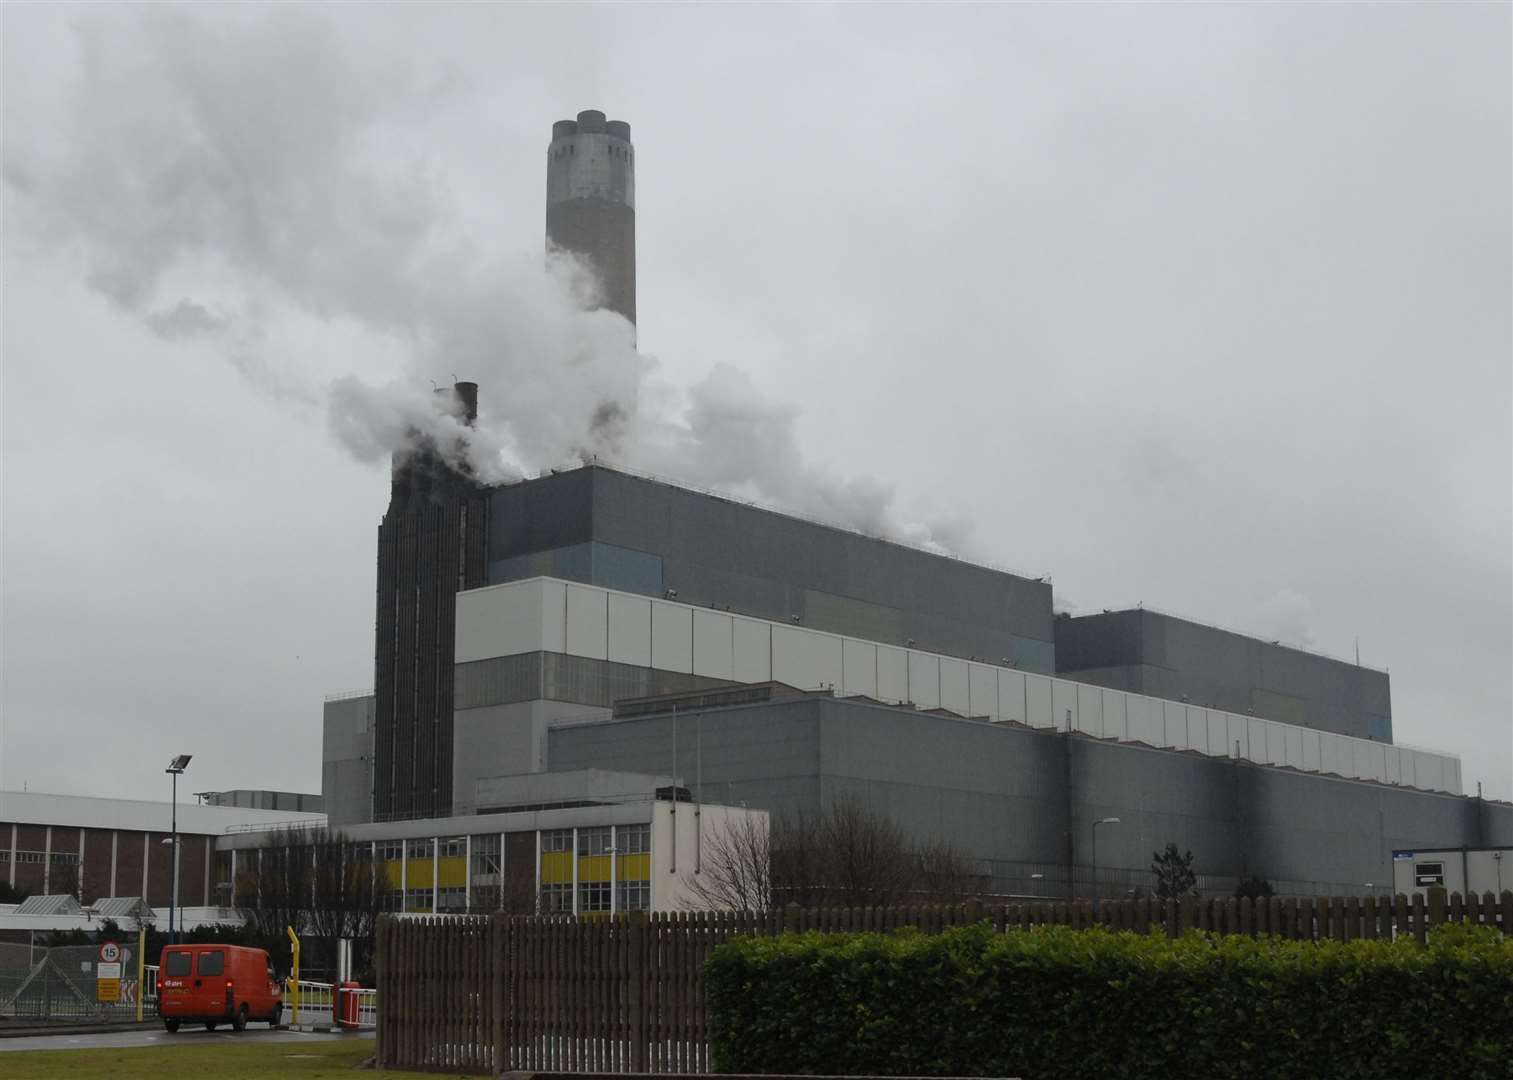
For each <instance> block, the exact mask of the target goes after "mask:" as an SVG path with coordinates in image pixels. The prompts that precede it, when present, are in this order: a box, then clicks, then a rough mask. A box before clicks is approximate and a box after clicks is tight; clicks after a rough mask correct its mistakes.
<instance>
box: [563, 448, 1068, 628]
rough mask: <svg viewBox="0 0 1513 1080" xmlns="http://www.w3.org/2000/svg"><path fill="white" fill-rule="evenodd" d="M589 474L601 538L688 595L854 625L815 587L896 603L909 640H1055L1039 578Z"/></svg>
mask: <svg viewBox="0 0 1513 1080" xmlns="http://www.w3.org/2000/svg"><path fill="white" fill-rule="evenodd" d="M585 471H588V472H591V473H592V474H593V484H594V525H593V528H594V534H595V538H596V539H599V540H602V541H604V542H606V543H610V544H615V545H618V546H621V547H626V548H631V549H634V550H639V551H650V552H656V553H658V554H660V555H662V557H663V566H664V574H663V576H664V580H665V582H666V584H667V586H668V587H670V588H675V589H677V590H678V599H679V600H680V601H686V602H689V603H694V604H706V603H712V604H716V605H719V606H723V605H724V604H730V605H731V606H732V608H734V609H735V610H738V611H744V612H746V613H748V614H753V615H759V616H762V617H766V618H772V619H778V620H783V621H787V620H788V619H789V618H791V617H792V616H794V615H798V616H800V617H801V618H804V620H805V623H806V625H809V626H812V627H814V628H815V629H825V630H832V631H835V632H844V631H846V630H848V629H850V625H849V623H847V625H834V626H822V625H819V623H818V622H817V621H815V620H814V619H811V618H809V615H810V612H808V611H806V609H805V603H804V600H805V597H804V593H805V592H806V591H808V590H817V591H819V592H822V593H825V594H828V595H829V596H831V597H849V598H852V599H855V600H860V601H864V602H866V603H868V604H871V605H878V606H882V607H887V608H893V609H896V610H897V611H898V612H899V613H900V615H901V617H902V625H903V626H904V632H905V639H907V637H914V638H915V639H916V640H917V641H918V642H919V643H920V644H921V645H922V646H925V645H928V646H930V647H933V648H936V649H939V650H941V651H945V652H950V653H955V654H958V655H979V656H993V657H996V656H1000V655H1005V654H1006V653H1008V652H1009V651H1010V650H1012V648H1013V639H1014V638H1015V637H1019V638H1025V639H1032V640H1035V641H1040V642H1045V643H1048V644H1049V643H1051V642H1052V641H1053V640H1054V631H1053V629H1052V626H1051V588H1050V586H1049V585H1047V584H1044V583H1042V582H1038V581H1031V580H1029V579H1026V578H1021V577H1017V576H1015V575H1012V574H1006V573H1002V572H999V571H995V570H990V569H987V568H984V567H980V566H975V565H972V564H970V563H965V562H959V561H957V560H954V559H948V558H943V557H941V556H936V555H930V554H928V553H926V552H920V551H915V550H913V549H911V548H906V547H902V546H900V545H897V544H890V543H887V542H885V541H881V540H873V539H870V538H868V537H864V536H858V535H855V534H853V533H849V532H846V531H844V530H840V529H833V528H828V527H826V526H822V525H815V524H811V523H809V522H805V521H800V520H798V519H795V518H790V517H786V516H784V515H781V514H776V513H772V512H770V511H765V510H759V509H756V508H753V507H749V506H743V505H741V504H738V503H733V502H729V501H726V500H722V499H718V498H714V497H711V496H707V495H702V494H699V493H697V492H691V491H686V490H684V489H681V488H675V487H671V486H668V485H665V484H659V483H655V482H653V481H648V480H643V479H641V478H639V477H634V476H628V475H626V474H623V473H616V472H613V471H610V470H605V469H593V470H585ZM706 590H709V591H708V592H706ZM824 607H825V605H823V604H822V605H817V606H816V609H815V611H814V612H813V615H814V616H815V617H816V618H817V619H818V620H819V621H824V620H825V619H826V617H827V616H831V617H834V616H833V615H832V613H831V612H830V611H828V610H821V609H822V608H824ZM875 616H876V613H873V614H872V615H870V616H869V621H870V620H871V619H873V618H875ZM840 618H841V619H844V616H843V615H842V616H840ZM898 644H903V642H902V641H900V642H898Z"/></svg>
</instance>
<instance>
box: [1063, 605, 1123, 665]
mask: <svg viewBox="0 0 1513 1080" xmlns="http://www.w3.org/2000/svg"><path fill="white" fill-rule="evenodd" d="M1140 614H1141V613H1140V612H1139V611H1114V612H1107V613H1104V614H1101V615H1084V616H1080V617H1078V618H1074V619H1072V618H1064V619H1057V620H1056V622H1055V633H1056V670H1057V671H1078V672H1080V671H1086V670H1089V669H1096V668H1128V667H1134V666H1138V665H1139V664H1142V663H1144V662H1145V661H1144V660H1143V659H1142V658H1143V656H1144V652H1143V650H1142V648H1141V642H1140Z"/></svg>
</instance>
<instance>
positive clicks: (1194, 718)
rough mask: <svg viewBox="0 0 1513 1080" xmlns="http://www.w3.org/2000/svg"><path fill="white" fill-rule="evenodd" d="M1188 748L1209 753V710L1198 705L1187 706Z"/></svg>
mask: <svg viewBox="0 0 1513 1080" xmlns="http://www.w3.org/2000/svg"><path fill="white" fill-rule="evenodd" d="M1187 748H1188V749H1189V750H1196V751H1198V752H1199V753H1200V754H1206V753H1208V710H1207V709H1205V708H1202V707H1201V706H1198V705H1189V706H1188V707H1187Z"/></svg>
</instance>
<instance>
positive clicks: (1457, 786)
mask: <svg viewBox="0 0 1513 1080" xmlns="http://www.w3.org/2000/svg"><path fill="white" fill-rule="evenodd" d="M1444 762H1445V790H1446V791H1448V792H1450V793H1451V794H1453V795H1460V794H1462V793H1463V792H1464V791H1465V788H1463V787H1461V781H1460V758H1458V757H1452V758H1445V759H1444ZM1503 910H1504V911H1506V910H1507V909H1506V908H1504V909H1503Z"/></svg>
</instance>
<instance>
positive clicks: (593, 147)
mask: <svg viewBox="0 0 1513 1080" xmlns="http://www.w3.org/2000/svg"><path fill="white" fill-rule="evenodd" d="M546 246H547V250H548V251H551V250H554V249H559V250H565V251H571V252H574V253H576V254H578V255H581V256H583V257H584V258H585V259H587V260H588V263H589V265H591V266H592V267H593V268H594V271H595V272H596V273H597V274H598V276H599V284H600V292H601V296H600V302H599V305H598V306H600V307H605V308H608V309H609V310H611V311H618V312H619V313H620V314H621V315H624V316H625V317H626V318H627V319H629V320H630V321H631V322H632V323H634V322H635V321H636V152H635V149H634V148H633V147H632V146H631V144H630V125H629V124H627V123H625V121H623V120H606V119H605V118H604V114H603V113H602V112H599V111H598V110H597V109H587V110H585V111H583V112H581V113H579V114H578V119H576V120H558V121H557V122H556V123H555V124H553V125H552V142H551V146H549V147H548V148H547V151H546Z"/></svg>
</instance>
